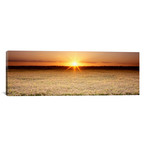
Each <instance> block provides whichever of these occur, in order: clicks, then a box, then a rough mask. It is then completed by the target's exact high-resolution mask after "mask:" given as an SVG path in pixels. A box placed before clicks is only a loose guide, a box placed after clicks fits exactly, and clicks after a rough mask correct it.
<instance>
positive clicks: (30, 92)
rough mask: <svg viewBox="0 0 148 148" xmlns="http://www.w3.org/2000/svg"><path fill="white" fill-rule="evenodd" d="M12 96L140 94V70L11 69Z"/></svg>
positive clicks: (10, 87) (9, 75) (10, 89)
mask: <svg viewBox="0 0 148 148" xmlns="http://www.w3.org/2000/svg"><path fill="white" fill-rule="evenodd" d="M6 92H7V95H8V96H61V95H62V96H63V95H64V96H67V95H138V94H139V71H137V70H102V69H101V70H97V69H95V70H90V69H88V70H86V69H85V70H82V71H75V72H74V71H73V70H58V69H49V70H22V69H9V70H8V71H7V91H6Z"/></svg>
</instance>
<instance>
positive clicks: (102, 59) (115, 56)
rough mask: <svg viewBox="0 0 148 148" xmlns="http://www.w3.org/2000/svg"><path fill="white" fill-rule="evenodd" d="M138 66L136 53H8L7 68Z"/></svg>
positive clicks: (137, 54)
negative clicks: (73, 65)
mask: <svg viewBox="0 0 148 148" xmlns="http://www.w3.org/2000/svg"><path fill="white" fill-rule="evenodd" d="M73 61H76V62H78V63H79V65H80V66H139V53H138V52H81V51H80V52H79V51H8V52H7V65H8V66H52V65H53V66H69V65H70V63H71V62H73Z"/></svg>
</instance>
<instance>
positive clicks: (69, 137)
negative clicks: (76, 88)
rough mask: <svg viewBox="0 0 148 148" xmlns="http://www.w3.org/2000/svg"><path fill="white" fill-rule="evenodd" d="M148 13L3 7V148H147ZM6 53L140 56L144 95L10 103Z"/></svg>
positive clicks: (100, 7)
mask: <svg viewBox="0 0 148 148" xmlns="http://www.w3.org/2000/svg"><path fill="white" fill-rule="evenodd" d="M147 8H148V3H147V0H124V1H122V0H101V1H99V0H73V1H72V0H61V1H60V0H47V1H46V0H42V1H41V0H40V1H39V0H25V1H22V0H13V1H12V0H1V1H0V147H1V148H13V147H14V148H49V147H50V148H61V147H63V148H98V147H100V148H110V147H113V148H125V147H126V148H147V147H148V88H147V83H148V78H147V77H148V72H147V69H148V66H147V64H148V60H147V59H148V52H147V49H148V48H147V47H148V46H147V45H148V21H147V20H148V19H147V14H148V9H147ZM6 50H81V51H86V50H89V51H136V52H140V95H139V96H94V97H92V96H87V97H81V96H79V97H75V96H74V97H64V96H63V97H49V96H47V97H7V96H6V95H5V91H6V89H5V87H6V77H5V60H6V59H5V53H6Z"/></svg>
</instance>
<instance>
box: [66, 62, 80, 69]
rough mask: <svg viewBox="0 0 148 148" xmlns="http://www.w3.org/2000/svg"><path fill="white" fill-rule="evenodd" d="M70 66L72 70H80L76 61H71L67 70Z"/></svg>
mask: <svg viewBox="0 0 148 148" xmlns="http://www.w3.org/2000/svg"><path fill="white" fill-rule="evenodd" d="M71 68H72V69H73V70H74V71H76V70H78V71H80V68H79V63H78V62H76V61H73V62H71V64H70V66H69V67H68V68H67V70H68V69H71Z"/></svg>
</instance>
